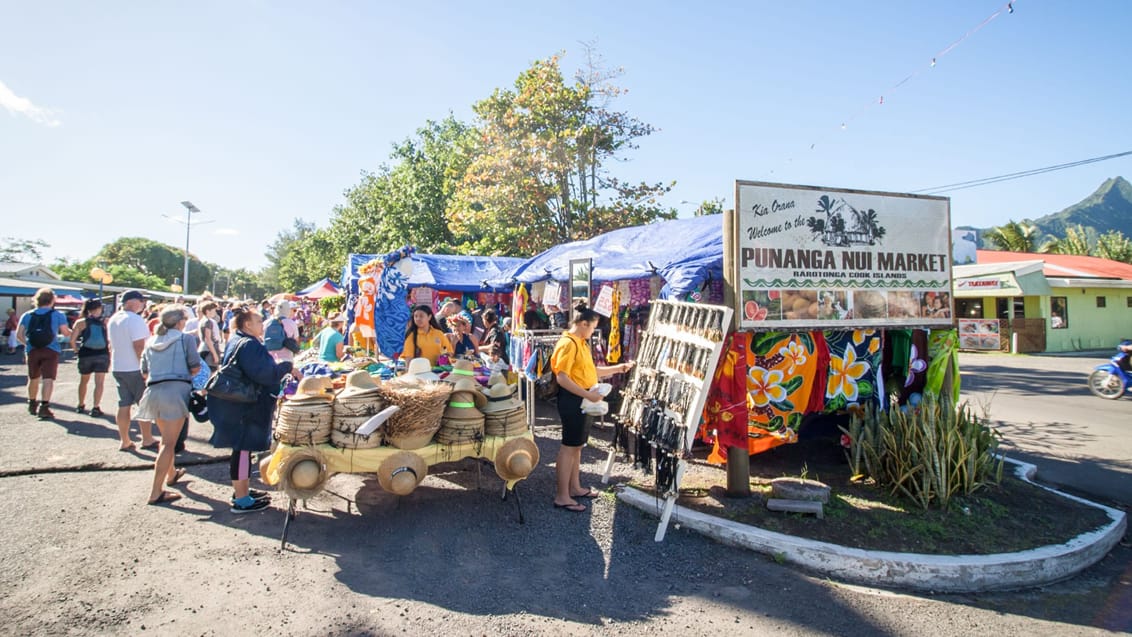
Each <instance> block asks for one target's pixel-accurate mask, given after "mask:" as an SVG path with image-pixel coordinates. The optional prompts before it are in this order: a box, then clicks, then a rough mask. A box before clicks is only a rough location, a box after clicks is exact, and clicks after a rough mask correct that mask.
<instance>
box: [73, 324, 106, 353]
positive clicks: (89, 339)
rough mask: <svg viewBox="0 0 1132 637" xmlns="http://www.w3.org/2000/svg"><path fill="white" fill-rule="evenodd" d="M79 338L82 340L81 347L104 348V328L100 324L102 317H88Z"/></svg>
mask: <svg viewBox="0 0 1132 637" xmlns="http://www.w3.org/2000/svg"><path fill="white" fill-rule="evenodd" d="M79 340H80V341H82V344H81V347H82V349H90V350H104V349H106V328H105V327H104V326H103V325H102V319H95V318H88V319H87V320H86V327H84V328H83V333H82V335H80V337H79Z"/></svg>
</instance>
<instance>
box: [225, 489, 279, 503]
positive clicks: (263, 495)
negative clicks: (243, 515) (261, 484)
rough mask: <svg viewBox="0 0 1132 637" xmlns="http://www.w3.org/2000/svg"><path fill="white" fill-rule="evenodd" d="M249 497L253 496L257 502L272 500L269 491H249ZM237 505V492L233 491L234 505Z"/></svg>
mask: <svg viewBox="0 0 1132 637" xmlns="http://www.w3.org/2000/svg"><path fill="white" fill-rule="evenodd" d="M248 495H250V496H252V497H253V498H255V499H256V500H270V499H271V494H270V493H268V492H267V491H260V490H259V489H248ZM235 503H236V492H235V491H233V492H232V504H235Z"/></svg>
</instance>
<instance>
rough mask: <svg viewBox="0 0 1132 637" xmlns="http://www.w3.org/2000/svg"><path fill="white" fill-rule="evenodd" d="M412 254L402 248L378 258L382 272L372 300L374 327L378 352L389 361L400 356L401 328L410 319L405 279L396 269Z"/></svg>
mask: <svg viewBox="0 0 1132 637" xmlns="http://www.w3.org/2000/svg"><path fill="white" fill-rule="evenodd" d="M412 254H413V248H411V247H408V246H406V247H404V248H401V249H400V250H397V251H396V252H390V253H389V254H387V255H385V256H384V257H383V258H382V263H383V264H384V265H385V269H383V270H382V271H381V279H380V281H379V283H378V288H377V298H376V299H374V328H375V329H376V331H377V347H378V349H380V350H381V353H382V354H384V355H386V356H388V357H390V358H392V357H394V356H397V355H398V354H401V348H402V347H404V345H405V329H406V327H407V326H408V325H409V320H410V318H412V314H411V313H410V311H409V303H408V301H407V299H408V294H409V277H408V275H406V274H405V273H404V272H402V271H401V268H398V267H396V266H397V263H398V262H399V261H401V260H402V259H408V258H409V257H410V256H411V255H412ZM410 358H411V356H410Z"/></svg>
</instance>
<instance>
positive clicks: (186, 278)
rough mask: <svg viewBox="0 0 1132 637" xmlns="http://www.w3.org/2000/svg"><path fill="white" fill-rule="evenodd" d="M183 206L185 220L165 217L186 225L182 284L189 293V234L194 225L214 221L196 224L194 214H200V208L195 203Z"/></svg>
mask: <svg viewBox="0 0 1132 637" xmlns="http://www.w3.org/2000/svg"><path fill="white" fill-rule="evenodd" d="M181 205H182V206H184V207H185V210H187V211H188V213H187V214H186V215H185V218H184V219H181V218H179V217H170V216H169V215H164V216H165V218H166V219H172V220H173V221H176V222H177V223H183V224H185V271H184V272H183V273H182V276H181V282H182V286H183V287H182V289H184V290H185V292H186V293H187V292H188V290H189V232H190V231H191V230H192V229H193V224H194V223H196V224H201V223H212V220H209V221H196V222H194V221H193V213H194V212H196V213H199V212H200V208H197V207H196V206H194V205H193V202H191V201H182V202H181Z"/></svg>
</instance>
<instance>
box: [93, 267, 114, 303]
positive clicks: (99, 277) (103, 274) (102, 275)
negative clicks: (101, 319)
mask: <svg viewBox="0 0 1132 637" xmlns="http://www.w3.org/2000/svg"><path fill="white" fill-rule="evenodd" d="M90 278H92V279H94V280H95V281H98V300H99V301H101V300H102V286H103V285H110V284H111V283H113V282H114V277H113V276H112V275H111V274H110V273H109V272H107V271H106V270H103V269H102V268H100V267H98V266H97V265H96V266H94V267H93V268H91V269H90Z"/></svg>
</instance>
